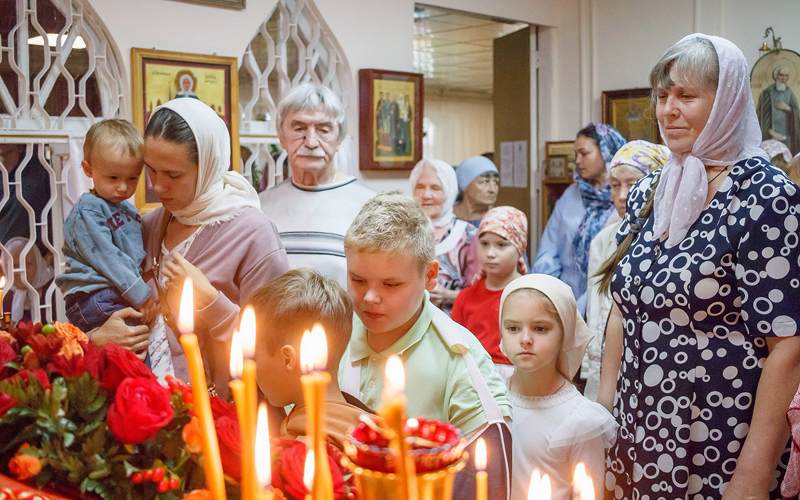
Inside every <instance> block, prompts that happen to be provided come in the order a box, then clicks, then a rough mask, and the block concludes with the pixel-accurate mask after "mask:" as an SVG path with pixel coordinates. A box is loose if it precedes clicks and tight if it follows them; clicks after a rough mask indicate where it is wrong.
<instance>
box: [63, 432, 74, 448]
mask: <svg viewBox="0 0 800 500" xmlns="http://www.w3.org/2000/svg"><path fill="white" fill-rule="evenodd" d="M74 442H75V434H73V433H71V432H66V433H64V446H66V447H67V448H69V447H70V446H72V443H74Z"/></svg>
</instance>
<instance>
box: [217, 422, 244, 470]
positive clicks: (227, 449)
mask: <svg viewBox="0 0 800 500" xmlns="http://www.w3.org/2000/svg"><path fill="white" fill-rule="evenodd" d="M214 427H215V428H216V430H217V441H219V455H220V458H221V461H222V470H223V471H225V474H227V475H229V476H231V477H232V478H234V479H236V480H237V481H239V480H240V479H241V478H242V441H241V434H240V431H239V419H238V418H236V416H235V415H234V416H233V417H231V416H229V415H223V416H221V417H219V418H215V419H214Z"/></svg>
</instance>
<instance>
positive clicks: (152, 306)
mask: <svg viewBox="0 0 800 500" xmlns="http://www.w3.org/2000/svg"><path fill="white" fill-rule="evenodd" d="M139 312H141V313H142V323H143V324H145V325H148V326H153V322H154V321H155V319H156V316H158V313H159V312H161V308H160V307H159V304H158V298H157V297H150V298H149V299H148V300H147V302H145V303H144V304H142V307H141V309H140V310H139Z"/></svg>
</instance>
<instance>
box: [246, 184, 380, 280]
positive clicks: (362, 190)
mask: <svg viewBox="0 0 800 500" xmlns="http://www.w3.org/2000/svg"><path fill="white" fill-rule="evenodd" d="M375 194H376V193H375V192H374V191H372V190H371V189H369V188H367V187H365V186H364V185H362V184H361V183H360V182H358V181H357V180H356V178H355V177H347V178H346V179H344V180H342V181H337V182H334V183H331V184H326V185H324V186H316V187H305V186H303V187H298V186H296V185H295V184H294V183H293V182H292V180H291V179H288V180H286V181H284V182H282V183H281V184H279V185H277V186H275V187H273V188H272V189H269V190H267V191H264V192H263V193H261V194H260V195H259V197H260V198H261V210H262V211H263V212H264V213H265V214H266V215H267V217H269V218H270V219H272V221H273V222H274V223H275V226H276V227H277V228H278V232H279V233H280V237H281V242H282V243H283V246H284V247H285V248H286V254H287V255H288V257H289V267H291V268H292V269H296V268H298V267H310V268H312V269H314V270H316V271H318V272H320V273H321V274H323V275H324V276H326V277H328V278H332V279H335V280H336V281H338V282H339V284H340V285H342V286H343V287H345V288H346V287H347V262H346V260H345V257H344V235H345V233H347V229H348V228H349V227H350V224H351V223H352V222H353V219H355V217H356V215H358V212H359V211H360V210H361V207H363V206H364V204H365V203H366V202H367V200H369V199H370V198H372V197H373V196H375Z"/></svg>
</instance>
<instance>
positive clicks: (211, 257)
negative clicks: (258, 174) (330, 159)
mask: <svg viewBox="0 0 800 500" xmlns="http://www.w3.org/2000/svg"><path fill="white" fill-rule="evenodd" d="M168 221H169V214H168V213H167V212H166V211H165V210H164V209H163V208H159V209H157V210H155V211H153V212H151V213H149V214H147V215H145V216H144V223H143V230H144V247H145V251H146V252H147V257H146V259H145V271H147V270H148V269H150V268H151V267H152V265H153V258H154V257H155V258H158V257H159V256H160V255H161V235H162V234H163V229H164V225H165V224H166V223H167V222H168ZM185 257H186V260H188V261H189V262H191V263H192V264H194V265H195V266H197V267H198V268H199V269H200V270H201V271H203V273H204V274H205V275H206V277H207V278H208V280H209V281H210V282H211V284H212V285H214V288H216V289H217V290H219V291H220V293H219V295H217V298H216V299H215V300H214V301H213V302H212V303H211V304H210V305H208V306H207V307H206V308H204V309H200V310H198V311H195V333H196V334H197V336H198V338H199V340H200V348H201V350H202V353H203V358H204V362H205V363H206V366H207V368H206V371H207V372H208V373H209V374H210V375H211V378H212V380H213V381H214V382H215V383H216V385H217V390H218V391H220V392H221V393H223V394H226V393H227V388H228V385H227V381H228V378H229V374H228V371H229V370H228V364H229V351H230V336H231V333H232V332H233V330H234V328H236V327H237V326H238V324H239V309H240V306H243V305H245V304H246V303H247V299H248V298H249V297H250V295H252V294H253V292H255V291H256V290H257V289H258V288H259V287H261V286H263V285H264V284H266V283H267V282H268V281H269V280H271V279H272V278H275V277H277V276H280V275H281V274H283V273H285V272H286V271H288V270H289V262H288V260H287V258H286V250H285V249H284V248H283V245H282V244H281V241H280V238H279V237H278V231H277V230H276V229H275V225H274V224H273V223H272V221H270V220H269V219H268V218H267V217H266V216H265V215H264V214H263V213H262V212H261V211H260V210H258V209H257V208H246V209H244V211H242V213H240V214H239V215H238V216H236V217H235V218H233V219H231V220H229V221H225V222H220V223H215V224H211V225H208V226H205V227H203V228H202V229H201V230H200V232H199V233H198V234H197V237H196V238H195V240H194V242H193V243H192V245H191V246H190V247H189V251H188V252H187V254H186V255H185ZM179 300H180V298H179V297H177V296H175V297H170V299H169V301H170V304H169V305H170V310H171V311H172V313H173V315H174V316H175V318H177V314H178V309H179V306H178V302H179Z"/></svg>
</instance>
